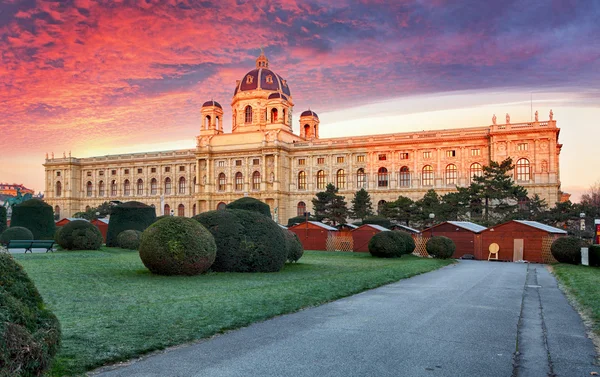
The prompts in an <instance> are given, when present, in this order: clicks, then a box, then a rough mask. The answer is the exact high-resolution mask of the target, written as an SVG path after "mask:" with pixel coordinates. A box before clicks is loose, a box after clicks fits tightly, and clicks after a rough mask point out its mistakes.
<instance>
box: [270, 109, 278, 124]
mask: <svg viewBox="0 0 600 377" xmlns="http://www.w3.org/2000/svg"><path fill="white" fill-rule="evenodd" d="M275 122H277V109H275V108H272V109H271V123H275Z"/></svg>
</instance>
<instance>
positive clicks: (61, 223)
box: [54, 217, 87, 227]
mask: <svg viewBox="0 0 600 377" xmlns="http://www.w3.org/2000/svg"><path fill="white" fill-rule="evenodd" d="M74 220H83V221H87V220H86V219H80V218H77V217H65V218H62V219H60V220H58V221H56V222H55V223H54V224H55V225H56V226H57V227H61V226H65V225H67V224H68V223H70V222H71V221H74Z"/></svg>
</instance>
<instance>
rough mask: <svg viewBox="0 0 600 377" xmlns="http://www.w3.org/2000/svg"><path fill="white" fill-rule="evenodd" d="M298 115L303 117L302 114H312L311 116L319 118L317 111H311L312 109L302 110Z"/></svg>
mask: <svg viewBox="0 0 600 377" xmlns="http://www.w3.org/2000/svg"><path fill="white" fill-rule="evenodd" d="M300 116H301V117H304V116H309V117H310V116H313V117H315V118H317V119H319V116H318V115H317V113H315V112H314V111H312V110H306V111H303V112H302V114H300Z"/></svg>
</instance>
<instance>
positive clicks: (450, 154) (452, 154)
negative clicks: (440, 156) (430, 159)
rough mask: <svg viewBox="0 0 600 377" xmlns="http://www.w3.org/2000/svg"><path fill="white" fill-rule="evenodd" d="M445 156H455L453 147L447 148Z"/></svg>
mask: <svg viewBox="0 0 600 377" xmlns="http://www.w3.org/2000/svg"><path fill="white" fill-rule="evenodd" d="M446 157H456V150H454V149H450V150H447V151H446Z"/></svg>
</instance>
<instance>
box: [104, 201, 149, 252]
mask: <svg viewBox="0 0 600 377" xmlns="http://www.w3.org/2000/svg"><path fill="white" fill-rule="evenodd" d="M155 220H156V210H155V209H154V208H153V207H150V206H148V205H146V204H144V203H140V202H126V203H122V204H119V205H117V206H115V207H113V208H112V214H111V215H110V221H109V222H108V231H107V233H106V246H111V247H116V246H119V244H118V242H117V236H118V235H119V234H120V233H121V232H122V231H124V230H129V229H133V230H139V231H140V232H143V231H144V230H145V229H146V228H147V227H148V226H150V224H152V223H154V221H155Z"/></svg>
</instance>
